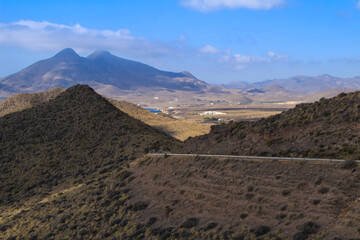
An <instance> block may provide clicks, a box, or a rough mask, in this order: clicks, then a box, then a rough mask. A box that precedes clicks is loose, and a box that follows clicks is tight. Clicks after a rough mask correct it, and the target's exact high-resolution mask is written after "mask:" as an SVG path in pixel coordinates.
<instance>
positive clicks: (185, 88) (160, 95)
mask: <svg viewBox="0 0 360 240" xmlns="http://www.w3.org/2000/svg"><path fill="white" fill-rule="evenodd" d="M76 84H86V85H89V86H91V87H92V88H94V90H96V92H98V93H100V94H101V95H104V96H106V97H110V98H115V99H118V100H126V101H131V102H133V103H136V104H141V105H147V106H156V107H169V106H171V107H174V106H175V107H179V106H181V107H187V106H198V105H204V104H211V103H213V102H234V103H237V104H248V103H250V102H253V101H255V102H268V101H308V99H319V98H321V97H323V96H325V97H332V96H335V95H336V94H332V92H333V91H334V90H336V91H335V92H336V93H338V92H339V91H340V92H347V91H348V90H356V89H359V88H360V76H359V77H353V78H338V77H333V76H330V75H320V76H316V77H306V76H296V77H291V78H288V79H274V80H265V81H262V82H256V83H247V82H233V83H229V84H223V85H221V86H216V85H210V84H207V83H206V82H204V81H201V80H199V79H197V78H196V77H194V76H193V75H192V74H191V73H189V72H179V73H175V72H168V71H162V70H159V69H156V68H154V67H152V66H149V65H146V64H143V63H140V62H136V61H132V60H127V59H124V58H120V57H117V56H114V55H112V54H111V53H110V52H107V51H95V52H94V53H92V54H90V55H89V56H87V57H81V56H79V55H78V54H77V53H76V52H75V51H74V50H73V49H71V48H67V49H64V50H62V51H60V52H59V53H57V54H56V55H55V56H53V57H51V58H48V59H45V60H41V61H38V62H36V63H34V64H32V65H31V66H29V67H27V68H25V69H23V70H21V71H19V72H17V73H14V74H12V75H9V76H7V77H4V78H0V98H7V97H9V96H11V95H14V94H15V93H33V92H42V91H46V90H49V89H51V88H55V87H63V88H69V87H71V86H74V85H76ZM194 94H198V96H197V97H194ZM175 99H181V101H178V100H175ZM194 99H195V100H194ZM196 99H202V100H201V101H200V100H196Z"/></svg>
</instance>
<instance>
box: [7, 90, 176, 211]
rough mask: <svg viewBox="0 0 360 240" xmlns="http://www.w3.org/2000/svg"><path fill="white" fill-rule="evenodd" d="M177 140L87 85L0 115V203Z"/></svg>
mask: <svg viewBox="0 0 360 240" xmlns="http://www.w3.org/2000/svg"><path fill="white" fill-rule="evenodd" d="M175 143H176V140H175V139H173V138H171V137H169V136H168V135H166V134H164V133H162V132H160V131H158V130H156V129H153V128H151V127H150V126H148V125H146V124H144V123H143V122H141V121H139V120H137V119H134V118H132V117H130V116H129V115H127V114H126V113H124V112H122V111H120V110H118V109H117V108H115V107H114V106H113V105H112V104H110V103H109V102H108V101H107V100H105V99H104V98H103V97H101V96H100V95H98V94H96V93H95V92H94V91H93V90H92V89H91V88H89V87H88V86H81V85H76V86H74V87H72V88H69V89H68V90H67V91H65V92H63V93H62V94H60V95H59V96H58V97H57V98H55V99H54V100H50V101H48V102H45V103H42V104H40V105H38V106H36V107H33V108H30V109H26V110H24V111H21V112H15V113H11V114H8V115H5V116H4V117H1V118H0V146H1V148H0V160H1V162H0V164H1V168H0V171H1V172H0V199H1V200H0V204H13V203H14V202H18V201H22V200H24V199H27V198H29V197H31V196H37V195H41V194H43V193H47V192H49V191H51V190H52V189H53V188H55V187H56V186H59V185H62V184H64V183H66V184H69V183H70V182H72V181H83V180H84V178H85V177H87V176H89V175H91V174H93V173H94V172H96V171H97V169H98V168H100V167H101V166H104V165H109V166H111V165H114V164H115V165H116V164H123V162H126V161H127V160H128V159H134V158H136V156H139V155H141V154H143V153H144V152H147V151H149V150H151V149H159V148H160V147H162V148H163V147H165V148H167V147H170V146H172V145H173V144H175Z"/></svg>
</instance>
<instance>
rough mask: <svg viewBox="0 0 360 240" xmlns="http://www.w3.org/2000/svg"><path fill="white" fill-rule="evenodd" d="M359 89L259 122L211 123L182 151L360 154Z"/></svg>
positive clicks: (338, 155) (289, 154)
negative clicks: (211, 125)
mask: <svg viewBox="0 0 360 240" xmlns="http://www.w3.org/2000/svg"><path fill="white" fill-rule="evenodd" d="M359 127H360V92H354V93H349V94H345V93H342V94H340V95H339V96H337V97H334V98H331V99H324V98H322V99H321V100H320V101H317V102H315V103H304V104H300V105H297V106H296V107H295V108H294V109H290V110H288V111H285V112H283V113H281V114H277V115H275V116H271V117H268V118H265V119H261V120H258V121H252V122H249V121H240V122H232V123H229V124H227V125H225V126H213V127H212V130H211V132H210V133H209V134H206V135H203V136H199V137H195V138H192V139H189V140H188V141H186V142H185V144H184V147H183V148H182V149H181V150H180V151H181V152H192V153H213V154H215V153H216V154H238V155H260V156H293V157H320V158H356V159H358V158H359V157H360V145H359V142H360V138H359Z"/></svg>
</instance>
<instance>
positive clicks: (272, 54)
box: [266, 51, 288, 61]
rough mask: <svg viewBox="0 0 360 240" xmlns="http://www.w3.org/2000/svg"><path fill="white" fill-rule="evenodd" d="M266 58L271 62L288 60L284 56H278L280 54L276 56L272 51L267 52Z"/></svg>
mask: <svg viewBox="0 0 360 240" xmlns="http://www.w3.org/2000/svg"><path fill="white" fill-rule="evenodd" d="M266 56H267V57H269V58H270V59H272V60H278V61H286V60H287V58H288V57H287V56H286V55H280V54H277V53H275V52H273V51H268V52H267V53H266Z"/></svg>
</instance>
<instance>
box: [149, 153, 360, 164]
mask: <svg viewBox="0 0 360 240" xmlns="http://www.w3.org/2000/svg"><path fill="white" fill-rule="evenodd" d="M149 155H152V156H164V155H167V156H183V157H215V158H237V159H264V160H265V159H267V160H289V161H316V162H344V161H345V160H344V159H324V158H293V157H257V156H235V155H210V154H181V153H149ZM356 162H358V163H360V160H356Z"/></svg>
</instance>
